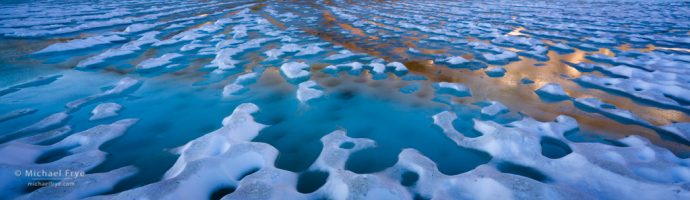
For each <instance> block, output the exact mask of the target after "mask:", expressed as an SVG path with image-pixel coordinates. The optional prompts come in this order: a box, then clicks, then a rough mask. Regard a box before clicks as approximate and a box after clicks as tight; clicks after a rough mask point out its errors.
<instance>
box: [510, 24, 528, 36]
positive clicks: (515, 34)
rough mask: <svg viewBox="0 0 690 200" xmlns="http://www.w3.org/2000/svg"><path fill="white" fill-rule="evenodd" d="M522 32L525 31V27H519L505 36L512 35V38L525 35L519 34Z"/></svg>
mask: <svg viewBox="0 0 690 200" xmlns="http://www.w3.org/2000/svg"><path fill="white" fill-rule="evenodd" d="M523 30H525V27H522V26H520V27H517V28H515V29H514V30H513V31H510V32H509V33H506V35H512V36H520V35H525V34H523V33H521V32H520V31H523Z"/></svg>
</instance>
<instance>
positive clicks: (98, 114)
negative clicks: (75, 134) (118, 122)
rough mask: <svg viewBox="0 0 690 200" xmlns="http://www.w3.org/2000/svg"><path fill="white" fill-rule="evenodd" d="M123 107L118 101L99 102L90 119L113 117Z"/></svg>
mask: <svg viewBox="0 0 690 200" xmlns="http://www.w3.org/2000/svg"><path fill="white" fill-rule="evenodd" d="M120 109H122V106H121V105H120V104H117V103H102V104H98V105H97V106H96V107H95V108H94V109H93V110H92V111H91V114H92V115H91V117H90V118H89V120H99V119H103V118H108V117H113V116H116V115H117V112H118V111H120Z"/></svg>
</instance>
